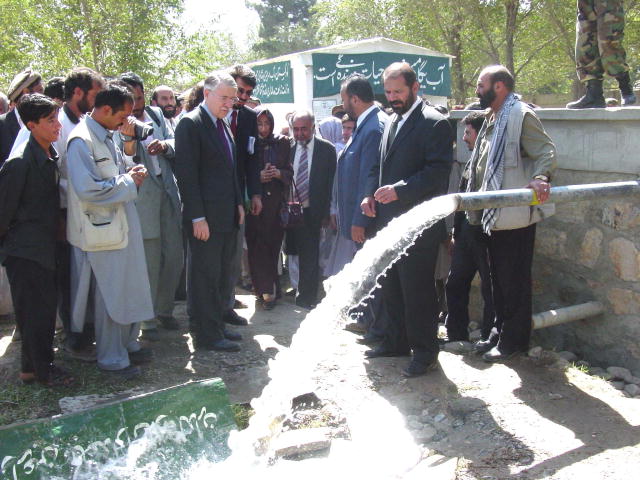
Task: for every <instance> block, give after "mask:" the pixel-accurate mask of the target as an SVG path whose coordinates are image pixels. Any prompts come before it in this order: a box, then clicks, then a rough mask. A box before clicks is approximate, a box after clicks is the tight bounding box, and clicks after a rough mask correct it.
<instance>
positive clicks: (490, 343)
mask: <svg viewBox="0 0 640 480" xmlns="http://www.w3.org/2000/svg"><path fill="white" fill-rule="evenodd" d="M497 344H498V340H497V339H495V340H479V341H477V342H476V343H475V345H474V346H473V350H474V351H475V352H476V353H477V354H481V353H486V352H488V351H489V350H491V349H492V348H493V347H495V346H496V345H497Z"/></svg>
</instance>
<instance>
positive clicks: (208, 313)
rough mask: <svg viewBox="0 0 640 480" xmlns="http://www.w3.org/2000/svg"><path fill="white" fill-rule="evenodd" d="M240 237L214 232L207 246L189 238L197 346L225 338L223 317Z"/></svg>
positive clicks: (191, 317)
mask: <svg viewBox="0 0 640 480" xmlns="http://www.w3.org/2000/svg"><path fill="white" fill-rule="evenodd" d="M237 235H238V232H237V230H234V231H232V232H224V233H217V232H212V233H211V235H210V237H209V240H207V241H206V242H203V241H201V240H197V239H196V238H195V237H194V236H193V235H190V236H189V254H188V255H189V259H188V265H189V267H188V270H187V303H188V308H189V323H190V326H191V329H192V332H193V334H194V335H195V343H196V344H197V345H203V344H208V343H211V342H215V341H218V340H222V339H223V338H224V323H223V320H222V315H223V313H224V311H225V310H226V302H227V299H226V298H225V292H228V290H229V284H230V283H231V262H232V260H233V256H234V254H235V249H236V243H237V241H236V240H237Z"/></svg>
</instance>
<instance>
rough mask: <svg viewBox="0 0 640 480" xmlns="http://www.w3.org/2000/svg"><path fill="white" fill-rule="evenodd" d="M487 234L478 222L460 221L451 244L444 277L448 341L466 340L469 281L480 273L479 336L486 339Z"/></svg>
mask: <svg viewBox="0 0 640 480" xmlns="http://www.w3.org/2000/svg"><path fill="white" fill-rule="evenodd" d="M487 242H488V240H487V236H486V235H485V234H484V232H483V231H482V226H481V225H471V224H469V222H468V221H467V219H466V218H465V219H464V220H462V222H461V224H460V227H459V231H458V232H457V234H456V240H455V242H454V244H453V255H452V258H451V270H450V271H449V276H448V277H447V284H446V287H445V289H446V293H447V295H446V297H447V311H448V313H447V320H446V322H445V326H446V327H447V337H449V340H452V341H454V340H455V341H460V340H469V330H468V329H469V291H470V289H471V282H472V281H473V278H474V277H475V276H476V272H478V273H480V282H481V283H480V288H481V292H482V300H483V301H484V308H483V312H482V325H481V327H480V328H481V332H482V339H483V340H487V339H488V338H489V334H490V333H491V329H492V328H493V324H494V320H495V311H494V308H493V298H492V295H491V274H490V273H489V257H488V251H487Z"/></svg>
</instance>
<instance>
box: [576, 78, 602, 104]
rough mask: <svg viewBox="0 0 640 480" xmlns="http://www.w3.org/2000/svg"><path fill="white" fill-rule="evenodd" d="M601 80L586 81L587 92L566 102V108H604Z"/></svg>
mask: <svg viewBox="0 0 640 480" xmlns="http://www.w3.org/2000/svg"><path fill="white" fill-rule="evenodd" d="M605 106H606V104H605V102H604V95H603V94H602V80H589V81H587V92H586V93H585V94H584V96H583V97H582V98H579V99H578V100H576V101H575V102H571V103H567V108H604V107H605Z"/></svg>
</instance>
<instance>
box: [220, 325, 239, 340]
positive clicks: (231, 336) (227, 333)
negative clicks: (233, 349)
mask: <svg viewBox="0 0 640 480" xmlns="http://www.w3.org/2000/svg"><path fill="white" fill-rule="evenodd" d="M224 338H226V339H227V340H231V341H233V342H239V341H240V340H242V335H240V334H239V333H236V332H234V331H233V330H228V329H226V328H225V329H224Z"/></svg>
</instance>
